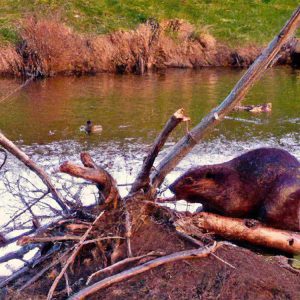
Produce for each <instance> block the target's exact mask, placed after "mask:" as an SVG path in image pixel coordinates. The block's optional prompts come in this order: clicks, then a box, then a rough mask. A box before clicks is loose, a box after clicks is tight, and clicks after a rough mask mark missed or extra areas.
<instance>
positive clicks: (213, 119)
mask: <svg viewBox="0 0 300 300" xmlns="http://www.w3.org/2000/svg"><path fill="white" fill-rule="evenodd" d="M299 21H300V6H298V8H297V9H296V10H295V12H294V13H293V15H292V16H291V18H290V19H289V20H288V22H287V23H286V24H285V26H284V27H283V28H282V30H281V31H280V33H279V35H278V36H276V37H275V38H274V39H273V40H272V41H271V43H270V44H269V45H268V47H267V48H266V49H265V50H264V51H263V52H262V53H261V55H260V56H259V57H258V58H257V59H256V60H255V62H254V63H253V64H252V65H251V66H250V68H249V69H248V70H247V72H246V73H245V74H244V75H243V76H242V78H241V79H240V80H239V81H238V83H237V84H236V85H235V86H234V88H233V89H232V91H231V92H230V93H229V95H228V96H227V97H226V98H225V100H224V101H223V102H222V103H221V104H220V105H219V106H218V107H217V108H215V109H213V110H212V111H211V112H210V113H209V114H208V115H207V116H206V117H204V118H203V119H202V121H201V122H200V123H198V125H196V127H194V128H193V129H192V130H191V131H190V132H188V133H187V134H186V135H185V136H184V137H183V138H182V139H181V140H180V141H178V143H177V144H176V145H175V146H174V148H173V149H172V151H171V152H170V153H168V154H167V155H166V156H165V157H164V158H163V159H162V161H161V162H160V163H159V165H158V166H157V168H156V170H155V171H154V172H153V173H152V174H151V184H152V187H153V189H154V190H155V189H156V188H158V187H159V186H160V185H161V184H162V182H163V181H164V179H165V177H166V175H167V174H168V173H170V172H171V171H172V170H173V169H174V168H175V167H176V166H177V164H178V163H179V162H180V161H181V160H182V159H183V158H184V157H185V156H186V155H187V154H188V153H189V152H190V151H191V150H192V149H193V148H194V146H195V145H196V144H197V143H199V142H200V141H201V140H202V139H203V138H204V137H205V135H206V134H207V133H208V132H209V131H210V130H212V129H213V128H214V127H215V126H216V125H217V124H218V123H220V121H221V120H222V119H223V118H224V117H225V116H226V114H228V113H230V112H231V111H232V110H233V109H234V107H235V106H236V105H237V104H239V103H240V102H241V101H242V99H243V98H244V97H245V95H246V94H247V92H248V91H249V89H250V87H251V86H252V85H253V84H254V83H255V82H256V81H257V80H258V79H259V78H260V77H261V76H262V74H263V73H264V72H265V70H266V69H267V68H268V67H269V66H270V64H271V63H272V62H273V61H274V60H275V59H276V57H277V54H278V52H279V51H280V49H281V48H282V46H283V45H284V44H286V43H287V42H288V41H289V39H290V37H291V36H292V35H293V34H294V33H295V31H296V29H297V28H298V26H299Z"/></svg>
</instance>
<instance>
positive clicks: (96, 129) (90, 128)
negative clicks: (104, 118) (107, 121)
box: [82, 120, 103, 134]
mask: <svg viewBox="0 0 300 300" xmlns="http://www.w3.org/2000/svg"><path fill="white" fill-rule="evenodd" d="M82 127H83V130H84V131H85V132H86V133H87V134H91V133H100V132H102V130H103V128H102V126H101V125H94V124H93V123H92V121H90V120H88V121H87V122H86V124H85V126H82Z"/></svg>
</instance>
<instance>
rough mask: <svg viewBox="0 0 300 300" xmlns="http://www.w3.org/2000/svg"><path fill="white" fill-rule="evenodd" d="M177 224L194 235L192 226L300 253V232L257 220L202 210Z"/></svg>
mask: <svg viewBox="0 0 300 300" xmlns="http://www.w3.org/2000/svg"><path fill="white" fill-rule="evenodd" d="M175 225H176V228H177V229H178V230H179V231H181V232H182V231H183V232H185V233H187V234H189V235H193V232H192V230H191V228H193V227H196V228H197V229H200V230H205V231H209V232H211V233H214V234H216V235H219V236H221V237H225V238H227V239H231V240H241V241H246V242H249V243H251V244H254V245H259V246H264V247H270V248H275V249H278V250H281V251H284V252H287V253H293V254H295V253H300V233H298V232H293V231H287V230H280V229H275V228H272V227H267V226H264V225H262V224H260V223H259V222H258V221H256V220H252V222H251V220H244V219H238V218H230V217H224V216H220V215H216V214H212V213H206V212H202V213H199V214H196V215H195V216H193V217H185V218H182V219H178V220H177V221H176V223H175ZM197 234H198V231H197V230H196V231H195V235H197Z"/></svg>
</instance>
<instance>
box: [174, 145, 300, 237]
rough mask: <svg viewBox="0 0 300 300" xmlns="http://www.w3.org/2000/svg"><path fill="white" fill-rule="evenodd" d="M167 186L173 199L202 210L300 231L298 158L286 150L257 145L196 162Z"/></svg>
mask: <svg viewBox="0 0 300 300" xmlns="http://www.w3.org/2000/svg"><path fill="white" fill-rule="evenodd" d="M169 188H170V190H171V191H172V192H173V193H174V194H175V197H176V199H185V200H186V201H188V202H200V203H202V204H203V209H204V210H205V211H209V212H215V213H219V214H221V215H225V216H232V217H246V218H256V219H259V220H261V221H262V222H264V223H266V224H270V225H271V226H273V227H277V228H282V229H289V230H295V231H300V163H299V161H298V160H297V159H296V158H295V157H294V156H292V155H291V154H290V153H288V152H287V151H285V150H281V149H276V148H260V149H256V150H252V151H249V152H247V153H245V154H243V155H241V156H238V157H236V158H234V159H232V160H230V161H228V162H225V163H222V164H216V165H206V166H200V167H196V168H193V169H190V170H189V171H187V172H186V173H185V174H183V175H182V176H181V177H179V178H178V179H177V180H176V181H175V182H174V183H173V184H171V186H170V187H169Z"/></svg>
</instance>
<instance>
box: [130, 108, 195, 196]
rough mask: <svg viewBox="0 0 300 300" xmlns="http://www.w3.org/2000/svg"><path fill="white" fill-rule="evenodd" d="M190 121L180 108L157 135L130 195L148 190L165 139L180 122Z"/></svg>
mask: <svg viewBox="0 0 300 300" xmlns="http://www.w3.org/2000/svg"><path fill="white" fill-rule="evenodd" d="M189 120H190V119H189V118H188V117H186V116H185V115H184V110H183V108H180V109H179V110H177V111H176V112H175V113H174V114H173V115H172V116H171V117H170V119H169V120H168V122H167V123H166V125H165V127H164V128H163V130H162V131H161V133H160V134H159V135H158V137H157V138H156V140H155V141H154V143H153V145H152V147H151V149H150V151H149V153H148V155H147V156H146V157H145V160H144V162H143V165H142V168H141V171H140V172H139V174H138V176H137V178H136V180H135V181H134V183H133V185H132V187H131V190H130V193H135V192H137V191H139V190H141V189H143V190H144V191H145V192H147V190H148V189H149V184H150V172H151V169H152V167H153V163H154V161H155V159H156V157H157V155H158V153H159V152H160V150H161V149H162V147H163V146H164V144H165V142H166V140H167V138H168V137H169V135H170V133H171V132H172V131H173V129H174V128H175V127H176V126H177V125H178V124H179V123H180V122H182V121H189Z"/></svg>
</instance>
